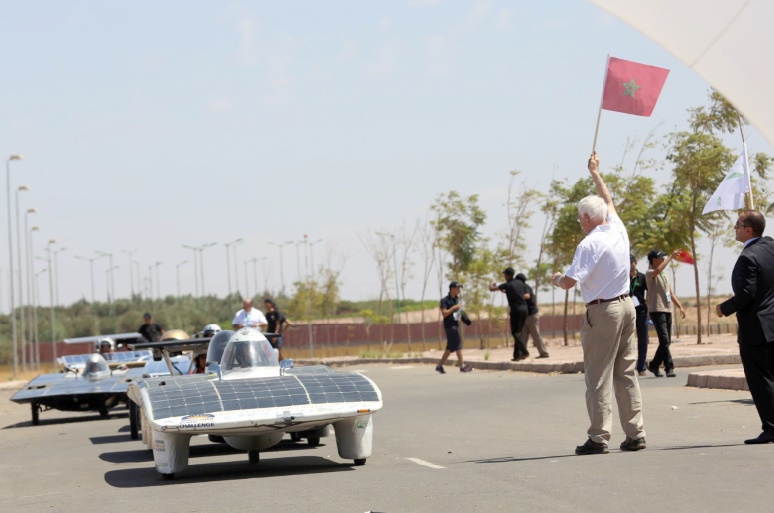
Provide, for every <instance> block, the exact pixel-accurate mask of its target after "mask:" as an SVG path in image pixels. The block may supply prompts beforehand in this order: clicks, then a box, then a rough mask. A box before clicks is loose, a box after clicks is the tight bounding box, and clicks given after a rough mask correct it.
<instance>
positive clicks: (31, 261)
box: [27, 226, 40, 370]
mask: <svg viewBox="0 0 774 513" xmlns="http://www.w3.org/2000/svg"><path fill="white" fill-rule="evenodd" d="M37 231H40V228H38V227H37V226H33V227H32V228H30V230H29V232H28V233H29V236H30V241H29V245H28V248H29V253H28V254H27V260H28V262H27V267H28V268H29V269H30V271H31V272H32V273H34V272H35V250H34V248H35V246H34V244H33V243H32V234H33V233H34V232H37ZM32 294H33V295H32V296H31V297H32V340H33V342H34V344H33V347H32V351H31V352H30V361H32V360H34V361H35V368H36V369H37V370H40V337H39V336H38V306H37V305H39V304H40V296H39V294H38V289H35V288H33V291H32Z"/></svg>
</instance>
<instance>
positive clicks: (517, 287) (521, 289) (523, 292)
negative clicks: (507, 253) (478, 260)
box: [489, 267, 530, 362]
mask: <svg viewBox="0 0 774 513" xmlns="http://www.w3.org/2000/svg"><path fill="white" fill-rule="evenodd" d="M515 273H516V271H514V270H513V267H508V268H507V269H505V271H503V275H504V276H505V283H501V284H499V285H498V284H497V283H495V282H492V283H491V284H490V285H489V290H491V291H492V292H494V291H495V290H500V291H501V292H504V293H505V296H506V297H507V298H508V307H509V310H510V312H509V313H510V317H511V334H512V335H513V358H512V359H511V361H512V362H516V361H519V360H524V359H525V358H527V357H528V356H529V351H527V346H526V345H525V344H524V341H523V340H522V339H521V330H522V329H523V328H524V323H525V322H526V320H527V314H528V310H527V297H530V296H529V294H528V293H527V289H526V287H525V284H524V283H523V282H521V281H519V280H517V279H516V278H514V274H515Z"/></svg>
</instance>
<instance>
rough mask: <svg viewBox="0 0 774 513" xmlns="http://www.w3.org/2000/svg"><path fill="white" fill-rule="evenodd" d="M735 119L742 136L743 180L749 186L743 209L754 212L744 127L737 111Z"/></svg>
mask: <svg viewBox="0 0 774 513" xmlns="http://www.w3.org/2000/svg"><path fill="white" fill-rule="evenodd" d="M736 117H737V119H738V120H739V133H740V134H742V151H743V152H744V174H745V179H746V180H747V185H748V186H749V189H750V191H749V192H747V193H745V195H744V208H745V209H746V210H755V205H753V196H752V184H751V183H750V163H749V162H747V143H745V140H744V127H743V126H742V115H741V114H739V111H738V110H737V111H736Z"/></svg>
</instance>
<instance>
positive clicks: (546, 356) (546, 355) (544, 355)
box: [535, 353, 548, 360]
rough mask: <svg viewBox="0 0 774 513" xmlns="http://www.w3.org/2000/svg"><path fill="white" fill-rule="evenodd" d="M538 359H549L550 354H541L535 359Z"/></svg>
mask: <svg viewBox="0 0 774 513" xmlns="http://www.w3.org/2000/svg"><path fill="white" fill-rule="evenodd" d="M538 358H548V353H546V354H541V355H540V356H536V357H535V359H536V360H537V359H538Z"/></svg>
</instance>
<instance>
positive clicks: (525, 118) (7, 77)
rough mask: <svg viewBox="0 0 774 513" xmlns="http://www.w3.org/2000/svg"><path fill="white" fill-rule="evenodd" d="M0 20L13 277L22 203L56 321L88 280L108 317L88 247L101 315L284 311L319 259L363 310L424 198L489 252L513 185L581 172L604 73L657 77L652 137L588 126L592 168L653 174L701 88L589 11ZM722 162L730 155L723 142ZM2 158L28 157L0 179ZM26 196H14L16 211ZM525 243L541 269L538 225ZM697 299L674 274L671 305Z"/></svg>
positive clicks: (449, 8)
mask: <svg viewBox="0 0 774 513" xmlns="http://www.w3.org/2000/svg"><path fill="white" fill-rule="evenodd" d="M3 4H4V9H3V13H4V15H3V17H2V18H0V46H2V48H4V49H5V50H4V51H3V52H2V53H0V69H2V70H3V73H2V81H0V154H2V155H3V156H4V157H3V160H4V161H6V166H10V190H11V195H12V201H13V203H12V204H13V207H12V210H13V211H12V213H11V221H12V224H13V225H14V227H13V240H12V247H13V258H14V263H13V265H14V267H15V268H16V270H17V271H18V265H17V243H16V232H15V223H16V215H15V208H16V203H15V198H16V197H18V198H19V209H20V211H21V216H20V225H21V231H22V237H21V238H22V245H25V243H24V239H25V235H26V232H25V228H24V224H25V219H26V220H27V221H28V226H29V227H32V226H38V227H39V228H40V230H39V231H35V232H31V233H32V235H31V240H32V244H33V254H34V255H35V257H36V259H35V264H34V265H35V272H36V273H41V271H42V270H43V269H46V268H47V266H48V263H47V261H46V259H45V257H46V248H47V247H48V246H47V243H48V241H49V240H56V243H54V244H51V245H50V247H51V249H52V251H56V250H60V252H59V253H58V254H57V255H56V258H55V261H56V267H57V269H58V273H57V274H56V276H57V280H56V285H55V291H56V292H57V294H56V295H57V296H58V302H59V303H61V304H69V303H71V302H73V301H77V300H79V299H81V298H85V299H91V284H92V280H91V278H90V269H92V268H93V269H94V280H93V284H94V289H95V294H96V297H97V299H98V300H106V294H107V290H108V287H107V278H108V276H109V268H110V265H109V259H108V258H107V257H105V258H100V259H97V260H93V261H92V262H89V260H88V259H94V257H96V256H97V252H98V251H99V252H105V253H112V255H113V256H112V260H113V266H114V269H113V279H114V288H115V295H116V297H127V296H128V295H129V293H130V292H131V291H132V290H135V291H137V290H139V291H144V292H145V293H147V291H148V283H151V284H152V286H153V295H154V296H156V295H157V293H160V294H161V295H167V294H176V293H177V288H178V284H179V287H180V292H181V293H182V294H190V293H195V292H196V290H197V289H198V290H202V289H203V290H204V292H205V293H208V294H216V295H218V296H224V295H225V294H227V293H228V292H229V291H231V290H232V289H235V288H236V286H235V285H234V284H235V283H236V278H237V277H238V279H239V282H238V283H239V287H238V288H239V291H240V293H243V294H244V293H245V291H246V293H247V294H249V295H252V294H255V293H256V291H255V288H256V285H257V287H258V289H260V290H263V289H264V287H268V289H269V290H272V291H277V290H279V288H280V286H281V276H284V281H285V283H286V286H287V287H288V288H289V287H290V284H291V283H292V282H293V281H294V280H295V279H297V277H298V275H299V272H300V273H301V274H302V275H303V274H306V273H308V272H311V268H312V263H314V266H315V267H317V266H319V265H321V264H328V265H330V266H332V267H334V268H337V269H341V295H342V297H343V298H344V299H349V300H365V299H372V298H375V297H377V296H378V294H379V289H380V285H379V278H378V274H377V271H376V265H375V263H374V261H373V259H372V258H371V257H370V256H369V254H368V252H367V250H366V248H365V247H364V245H363V242H362V239H363V238H364V237H366V236H367V235H368V234H369V233H370V234H373V233H375V232H378V231H382V232H395V231H396V230H399V229H400V227H401V226H403V225H414V224H415V223H416V222H418V221H419V222H424V221H425V220H426V219H427V218H428V212H429V207H430V205H431V204H432V203H433V202H434V199H435V198H436V197H437V196H438V195H439V194H441V193H446V192H448V191H451V190H456V191H458V192H460V193H461V194H463V195H466V196H467V195H471V194H478V195H479V202H480V205H481V206H482V208H484V210H485V211H486V212H487V214H488V219H487V223H486V225H485V226H484V228H483V233H484V235H485V236H487V237H489V238H490V239H492V240H494V239H496V238H497V237H498V236H500V235H501V234H502V233H503V232H504V230H505V229H506V227H507V216H506V211H505V208H504V204H505V202H506V201H507V187H508V182H509V178H510V172H511V171H512V170H518V171H520V173H521V174H520V177H521V179H522V180H523V181H524V183H525V184H526V185H527V186H529V187H532V188H536V189H538V190H543V191H547V190H548V188H549V184H550V182H551V180H552V179H567V180H569V181H570V182H574V181H576V180H577V179H579V178H581V177H585V176H587V170H586V160H587V159H588V156H589V153H590V152H591V147H592V142H593V139H594V128H595V123H596V119H597V113H598V107H599V102H600V98H601V90H602V80H603V74H604V69H605V61H606V56H607V55H608V54H609V55H612V56H615V57H620V58H623V59H628V60H633V61H638V62H643V63H647V64H651V65H655V66H660V67H664V68H668V69H670V70H671V72H670V75H669V78H668V79H667V82H666V85H665V86H664V89H663V92H662V94H661V97H660V99H659V102H658V105H657V106H656V108H655V110H654V112H653V115H652V116H651V117H649V118H646V117H639V116H629V115H624V114H619V113H615V112H608V111H603V112H602V116H601V123H600V128H599V137H598V143H597V151H598V153H599V155H600V160H601V167H602V171H603V172H604V171H609V170H611V168H612V166H614V165H616V164H618V163H620V162H622V161H623V163H624V165H625V166H631V165H632V164H633V162H634V158H635V154H636V151H635V152H629V153H626V151H625V148H626V147H627V144H628V142H629V141H632V140H634V141H642V140H643V139H644V138H645V136H646V135H647V134H648V133H649V132H651V131H653V130H655V133H656V134H657V135H658V136H659V147H658V148H657V149H655V150H654V152H653V153H652V154H651V156H652V157H654V158H656V159H659V160H663V158H664V156H665V150H664V148H663V142H664V137H665V136H666V135H668V134H669V133H670V132H674V131H676V130H682V129H685V128H686V119H687V115H688V114H687V109H688V108H691V107H697V106H700V105H703V104H705V103H706V101H707V97H708V91H709V85H708V84H707V83H706V82H705V81H704V80H703V79H701V78H700V77H699V76H697V75H696V74H695V73H694V72H693V71H691V70H690V69H688V68H687V67H686V66H685V65H683V64H682V63H680V62H679V61H678V60H677V59H676V58H674V57H673V56H672V55H671V54H669V53H668V52H667V51H666V50H664V49H662V48H661V47H660V46H658V45H657V44H656V43H653V42H652V41H650V40H649V39H647V38H646V37H645V36H643V35H641V34H640V33H638V32H637V31H635V30H634V29H633V28H631V27H629V26H628V25H626V24H624V23H623V22H620V21H618V20H617V19H616V18H614V17H612V16H610V15H608V14H606V13H605V12H604V11H602V10H600V9H599V8H597V7H596V6H594V5H592V4H591V3H588V2H585V1H581V0H557V1H552V2H526V1H514V0H509V1H506V0H478V1H475V0H470V1H463V0H460V1H448V0H394V1H390V2H374V1H370V2H367V1H362V0H358V1H355V0H327V1H325V2H320V1H319V0H297V1H292V2H270V1H253V2H204V1H191V0H186V1H182V0H179V1H178V0H170V1H166V2H138V3H132V4H131V6H130V5H129V4H122V3H115V2H99V1H96V0H95V1H81V0H72V1H69V2H56V1H53V0H51V1H43V2H34V3H29V2H8V1H5V0H4V1H3ZM746 135H747V139H748V147H749V148H750V150H751V151H752V152H757V151H764V152H767V153H774V151H773V150H772V148H771V146H770V145H769V144H768V143H767V142H766V141H765V140H764V139H763V137H762V136H760V135H758V134H757V133H756V132H755V130H754V128H752V127H751V128H748V131H747V133H746ZM728 144H729V146H731V147H734V148H737V149H739V148H741V144H740V141H739V140H738V138H736V137H735V138H733V139H729V140H728ZM11 154H20V155H22V156H23V160H20V161H16V160H14V161H11V162H8V161H7V157H6V156H8V155H11ZM649 173H651V175H652V176H653V177H654V178H655V179H656V181H657V182H658V183H659V184H664V183H666V181H667V180H668V179H669V173H668V171H666V170H663V171H660V172H656V171H651V172H649ZM651 175H649V176H651ZM21 185H26V186H27V187H28V188H29V190H28V191H22V192H19V193H16V192H14V191H16V190H17V188H18V187H19V186H21ZM3 203H6V201H4V202H3ZM7 207H8V204H7V203H6V205H5V207H4V208H2V209H0V210H1V211H0V233H1V235H0V236H2V237H5V238H7V237H8V229H7V223H8V217H7V212H6V209H7ZM28 208H35V209H36V210H37V212H36V213H34V214H25V212H26V211H27V209H28ZM533 224H540V223H537V222H534V223H533ZM732 224H733V222H731V223H729V232H731V231H732V230H731V225H732ZM5 238H3V239H2V240H3V241H4V242H5V240H6V239H5ZM238 239H242V242H241V243H239V244H234V245H232V246H230V247H229V248H230V249H227V247H226V246H225V244H226V243H231V242H233V241H235V240H238ZM304 240H306V241H307V242H308V244H306V245H304V244H290V245H286V246H284V247H283V248H282V249H281V250H280V249H279V248H278V247H277V246H273V245H271V244H270V243H275V244H278V243H285V242H287V241H292V242H294V243H298V242H300V241H304ZM318 241H319V242H318ZM211 243H215V245H213V246H211V247H207V248H205V249H203V250H201V251H200V252H196V251H193V250H191V249H187V248H185V247H183V246H184V245H188V246H192V247H201V246H203V245H206V244H211ZM527 243H528V249H527V252H526V254H525V257H526V260H527V262H534V261H535V259H536V257H537V248H538V245H539V233H538V231H537V229H535V230H531V231H530V232H529V233H528V238H527ZM3 246H4V248H5V250H4V251H2V252H0V253H2V254H0V277H1V282H0V287H1V288H2V291H3V292H2V304H1V305H0V309H2V311H8V308H9V303H10V299H9V297H10V296H9V291H8V288H9V287H8V282H9V280H8V276H9V275H8V271H9V267H10V265H9V261H8V260H9V254H8V250H7V243H5V244H3ZM62 248H65V249H64V250H62ZM736 251H737V250H736V249H734V248H732V249H722V250H720V254H719V256H716V262H717V263H716V265H715V268H716V271H717V272H719V273H720V274H721V275H724V276H725V278H721V279H720V281H719V283H718V290H719V291H720V292H728V291H730V278H729V275H730V270H731V268H732V267H733V262H734V260H735V258H736V256H735V255H736ZM130 252H131V253H130ZM227 252H228V254H229V255H230V257H231V258H230V260H229V262H231V263H230V264H229V265H227V258H226V257H227ZM195 254H200V255H201V256H202V257H203V267H202V269H199V271H200V272H199V273H198V275H201V274H203V276H204V280H203V283H202V280H201V279H200V278H199V277H198V275H197V276H196V277H195V271H196V270H197V269H196V268H195V267H194V265H193V262H194V255H195ZM280 254H281V255H282V261H283V265H282V266H280ZM700 256H701V254H700ZM76 257H80V258H76ZM235 257H236V265H234V264H233V260H234V258H235ZM297 257H298V258H297ZM256 259H257V260H256ZM415 260H418V258H417V257H415ZM186 261H187V262H186ZM130 262H131V264H130ZM184 262H185V263H184ZM245 262H248V263H247V265H246V264H245ZM505 264H506V263H504V266H505ZM702 265H703V264H702ZM702 265H700V270H701V272H702V273H704V272H706V271H705V270H704V269H703V268H702ZM640 267H641V268H643V267H646V263H645V261H644V260H643V262H642V263H641V264H640ZM130 269H131V273H130ZM255 269H257V273H255V272H254V270H255ZM246 270H247V273H248V274H247V279H245V278H246V277H245V271H246ZM201 271H204V272H203V273H201ZM47 274H48V273H41V274H40V275H39V279H40V289H39V290H40V296H41V298H42V300H41V303H42V304H43V305H47V304H48V303H49V299H48V298H49V290H48V281H47V280H48V277H47ZM414 274H415V275H417V276H419V275H420V274H421V264H418V265H417V267H415V269H414ZM527 274H529V272H527ZM178 276H179V278H180V279H179V281H178ZM229 277H230V279H229ZM132 278H133V280H134V281H132ZM497 278H499V277H498V276H493V279H497ZM692 280H693V274H692V269H690V268H689V267H688V266H687V265H681V266H680V270H679V272H678V280H677V283H676V284H675V290H676V291H677V292H678V294H679V295H680V296H681V297H682V296H685V295H689V294H690V293H692V291H693V281H692ZM444 281H446V280H444ZM23 288H25V292H24V293H25V296H26V282H25V284H24V286H23ZM444 288H445V285H444ZM17 289H18V286H17ZM420 289H421V279H420V278H418V277H417V278H415V279H413V280H411V281H410V282H409V285H408V287H407V293H406V296H407V297H409V298H413V299H419V296H420ZM430 290H435V291H437V290H438V284H437V281H436V280H435V278H433V279H432V280H431V284H430ZM681 291H684V292H681ZM17 297H18V291H17ZM238 306H239V305H235V308H238Z"/></svg>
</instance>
